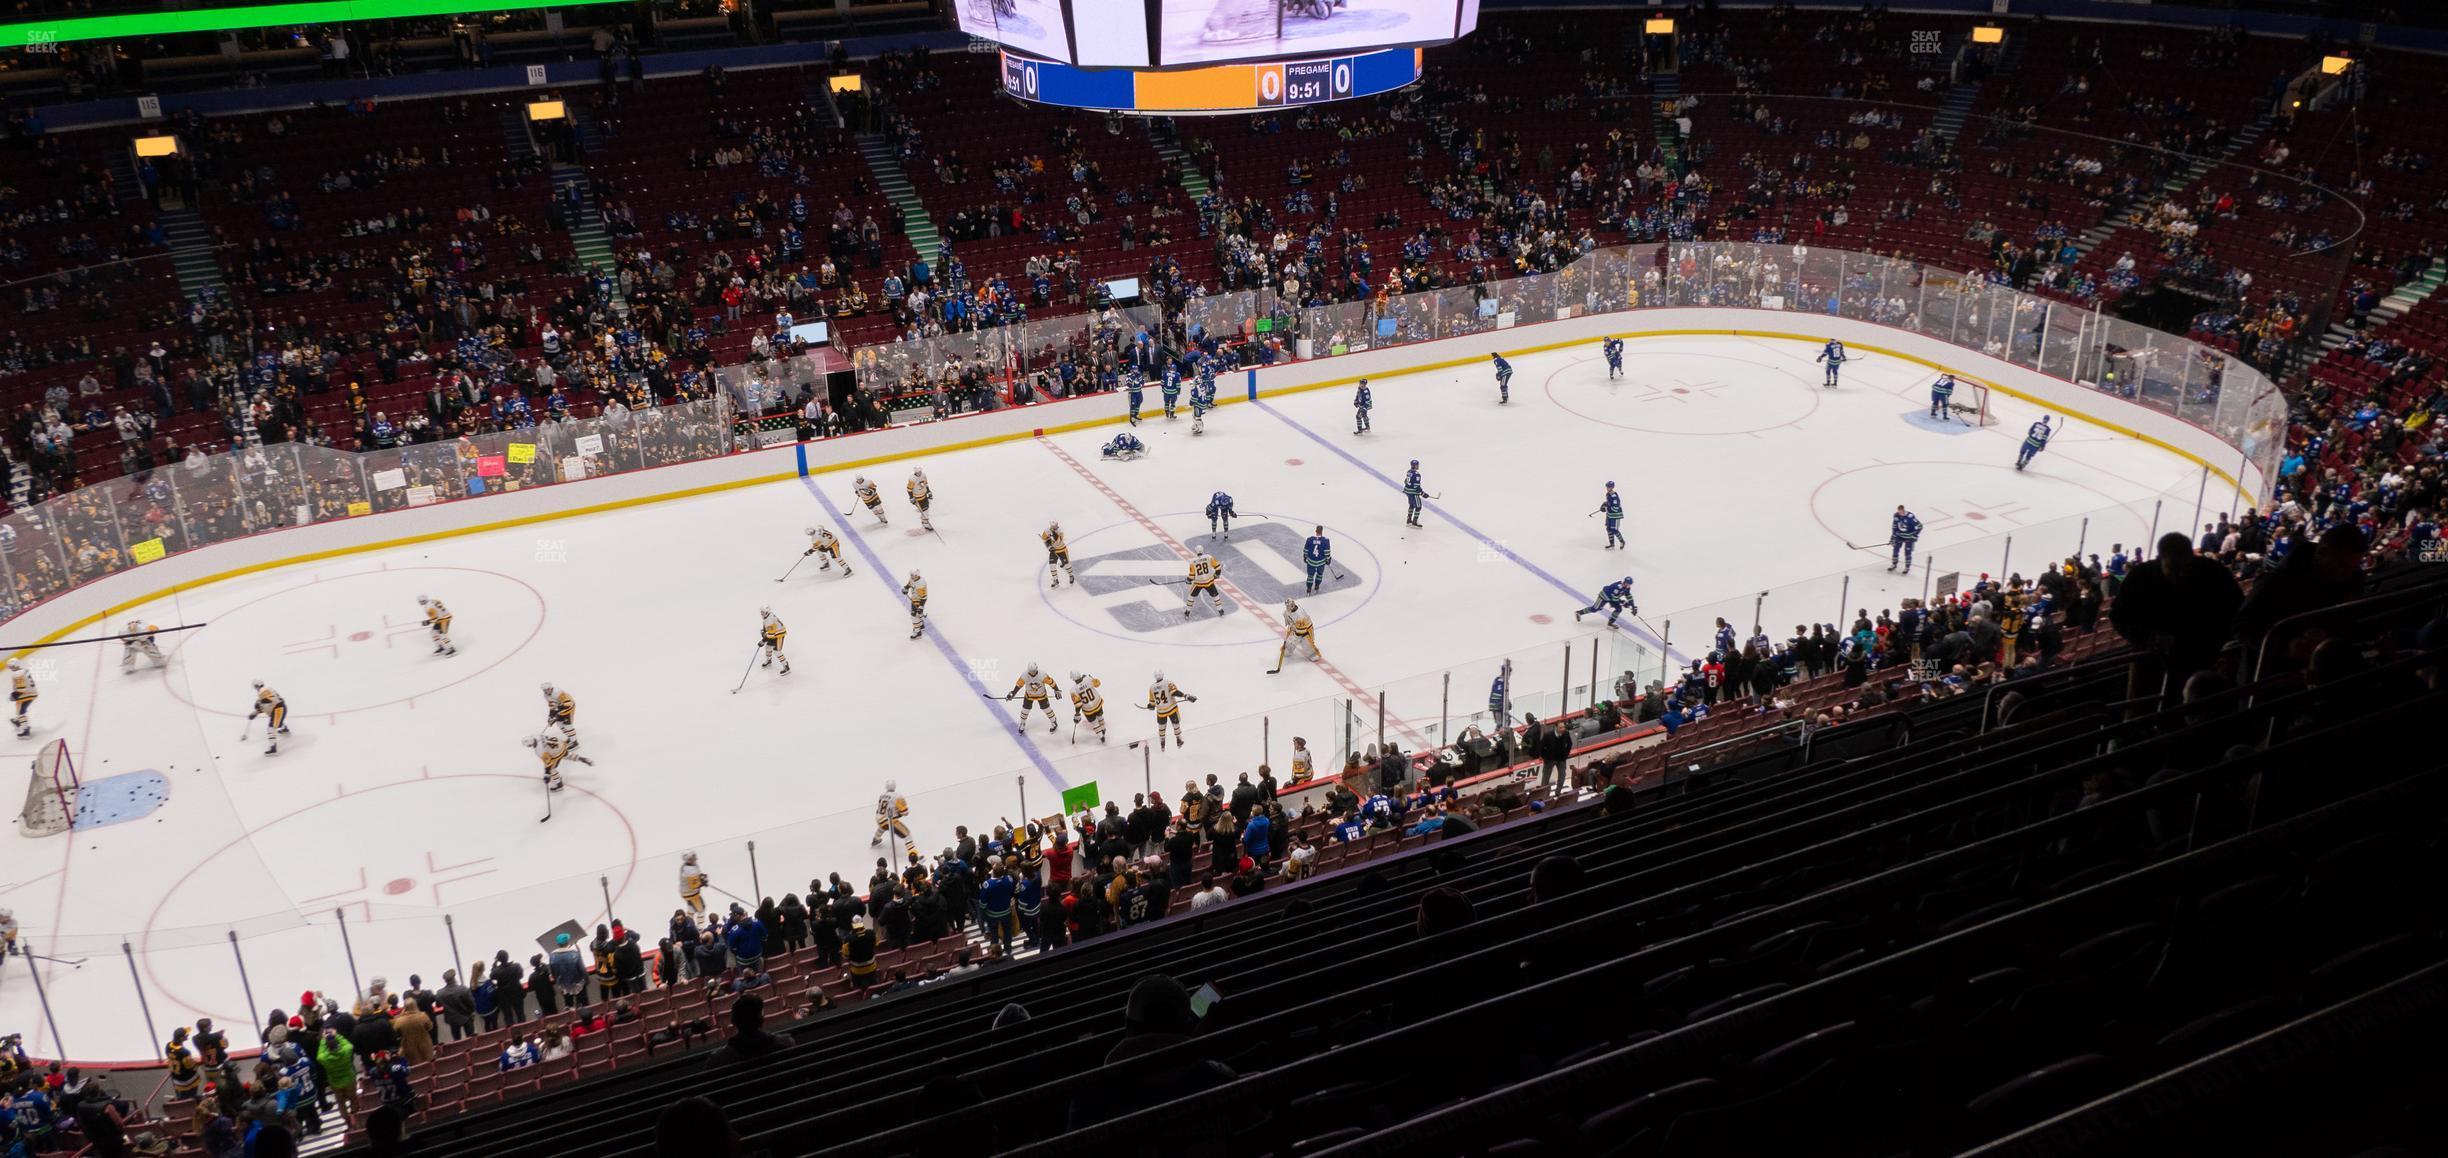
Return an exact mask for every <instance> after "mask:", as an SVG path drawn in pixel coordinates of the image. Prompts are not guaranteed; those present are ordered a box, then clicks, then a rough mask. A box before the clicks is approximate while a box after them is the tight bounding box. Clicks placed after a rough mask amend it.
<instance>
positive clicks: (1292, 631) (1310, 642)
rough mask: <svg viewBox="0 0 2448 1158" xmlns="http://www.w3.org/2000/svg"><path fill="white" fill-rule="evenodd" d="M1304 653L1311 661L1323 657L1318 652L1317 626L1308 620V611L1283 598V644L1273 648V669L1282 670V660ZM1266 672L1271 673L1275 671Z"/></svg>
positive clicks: (1314, 661) (1313, 661)
mask: <svg viewBox="0 0 2448 1158" xmlns="http://www.w3.org/2000/svg"><path fill="white" fill-rule="evenodd" d="M1304 653H1305V654H1306V655H1307V657H1308V659H1309V662H1311V663H1316V662H1317V661H1319V660H1321V659H1324V658H1325V657H1324V656H1322V655H1320V654H1318V645H1317V626H1316V625H1315V624H1313V623H1311V622H1309V613H1308V612H1306V611H1303V610H1301V608H1300V604H1298V603H1295V602H1293V601H1292V600H1289V599H1286V600H1284V637H1283V646H1281V647H1278V648H1276V649H1275V671H1282V670H1283V665H1284V660H1285V659H1286V658H1287V657H1290V656H1296V655H1302V654H1304ZM1267 674H1268V675H1273V674H1275V672H1268V673H1267Z"/></svg>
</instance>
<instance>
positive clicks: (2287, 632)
mask: <svg viewBox="0 0 2448 1158" xmlns="http://www.w3.org/2000/svg"><path fill="white" fill-rule="evenodd" d="M2426 602H2440V603H2443V604H2448V578H2443V579H2442V580H2440V581H2434V582H2428V583H2417V584H2415V585H2413V586H2410V587H2406V588H2404V589H2401V590H2397V591H2390V592H2386V593H2383V594H2379V595H2366V596H2364V597H2363V598H2361V599H2353V600H2349V601H2347V602H2345V603H2340V604H2336V605H2335V606H2331V607H2315V608H2313V609H2312V610H2310V611H2298V612H2296V613H2295V614H2293V615H2289V616H2287V617H2285V618H2283V619H2280V620H2279V621H2278V622H2276V623H2273V624H2270V627H2269V630H2268V631H2266V632H2263V633H2262V635H2261V640H2260V643H2259V646H2257V647H2255V648H2254V649H2253V652H2252V661H2253V666H2252V671H2251V673H2250V675H2251V678H2252V679H2259V678H2260V677H2261V674H2262V673H2263V672H2265V671H2267V670H2269V653H2270V643H2271V641H2273V640H2279V639H2282V638H2283V639H2284V640H2285V642H2287V643H2293V642H2294V634H2296V633H2300V632H2301V631H2302V630H2303V629H2304V628H2306V627H2308V626H2311V625H2313V624H2315V623H2335V622H2353V621H2356V620H2359V619H2361V618H2363V617H2365V616H2366V615H2368V614H2370V613H2373V612H2381V613H2386V612H2390V611H2397V610H2402V609H2404V608H2407V607H2413V606H2416V605H2419V604H2422V603H2426ZM2238 682H2246V681H2243V680H2239V681H2238Z"/></svg>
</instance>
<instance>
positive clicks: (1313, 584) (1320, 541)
mask: <svg viewBox="0 0 2448 1158" xmlns="http://www.w3.org/2000/svg"><path fill="white" fill-rule="evenodd" d="M1333 564H1334V543H1333V541H1331V540H1329V539H1328V538H1327V537H1326V528H1324V527H1319V528H1318V529H1317V530H1316V531H1315V532H1313V533H1311V534H1310V536H1309V539H1308V541H1307V542H1304V543H1302V544H1301V566H1302V567H1303V568H1305V569H1306V570H1307V571H1308V572H1309V576H1308V591H1307V594H1310V595H1315V594H1317V590H1318V588H1320V587H1323V586H1325V585H1326V568H1327V567H1329V566H1332V565H1333Z"/></svg>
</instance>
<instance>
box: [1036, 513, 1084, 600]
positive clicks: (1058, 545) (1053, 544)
mask: <svg viewBox="0 0 2448 1158" xmlns="http://www.w3.org/2000/svg"><path fill="white" fill-rule="evenodd" d="M1037 537H1038V538H1039V539H1041V540H1043V541H1044V542H1045V549H1046V586H1048V587H1060V586H1062V581H1063V579H1065V578H1068V579H1070V580H1071V585H1072V586H1073V587H1077V586H1079V576H1077V575H1073V574H1072V573H1071V544H1070V542H1069V541H1068V540H1065V539H1064V538H1063V529H1062V524H1061V523H1047V524H1046V529H1045V530H1043V531H1039V532H1038V533H1037ZM1058 572H1059V574H1058Z"/></svg>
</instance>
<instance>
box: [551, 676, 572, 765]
mask: <svg viewBox="0 0 2448 1158" xmlns="http://www.w3.org/2000/svg"><path fill="white" fill-rule="evenodd" d="M544 726H545V727H547V728H559V729H560V730H561V736H562V738H563V739H566V740H568V741H569V746H570V750H571V751H573V752H574V751H576V750H577V749H578V701H577V700H576V699H575V698H573V697H571V695H570V694H569V692H568V691H566V690H564V689H562V688H556V687H554V686H552V685H551V684H546V685H544Z"/></svg>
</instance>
